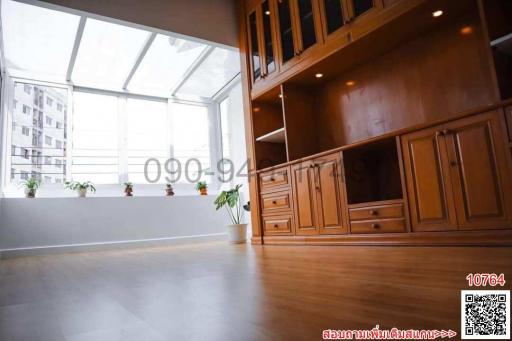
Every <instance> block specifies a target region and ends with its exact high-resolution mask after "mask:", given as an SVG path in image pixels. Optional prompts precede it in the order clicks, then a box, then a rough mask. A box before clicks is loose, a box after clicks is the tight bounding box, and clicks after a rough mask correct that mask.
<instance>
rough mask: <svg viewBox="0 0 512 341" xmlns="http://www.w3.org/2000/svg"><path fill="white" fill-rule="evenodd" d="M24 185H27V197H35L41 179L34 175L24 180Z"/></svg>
mask: <svg viewBox="0 0 512 341" xmlns="http://www.w3.org/2000/svg"><path fill="white" fill-rule="evenodd" d="M22 185H23V186H24V187H25V198H35V197H36V192H37V189H38V188H39V185H40V183H39V180H37V179H36V178H34V177H31V178H29V179H27V180H25V181H23V182H22Z"/></svg>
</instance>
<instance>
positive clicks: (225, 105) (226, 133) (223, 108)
mask: <svg viewBox="0 0 512 341" xmlns="http://www.w3.org/2000/svg"><path fill="white" fill-rule="evenodd" d="M219 110H220V123H221V133H222V157H223V158H224V159H229V158H230V157H231V153H230V151H229V149H230V146H231V143H230V140H231V129H229V116H228V115H229V97H227V98H225V99H224V100H223V101H222V102H220V104H219Z"/></svg>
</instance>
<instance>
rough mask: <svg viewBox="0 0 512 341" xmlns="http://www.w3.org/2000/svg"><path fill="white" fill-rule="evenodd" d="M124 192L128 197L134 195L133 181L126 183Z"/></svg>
mask: <svg viewBox="0 0 512 341" xmlns="http://www.w3.org/2000/svg"><path fill="white" fill-rule="evenodd" d="M124 193H125V194H126V196H127V197H133V184H132V183H131V182H125V183H124Z"/></svg>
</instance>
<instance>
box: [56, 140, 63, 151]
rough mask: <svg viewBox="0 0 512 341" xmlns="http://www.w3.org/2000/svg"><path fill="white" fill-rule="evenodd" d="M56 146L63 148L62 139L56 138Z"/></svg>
mask: <svg viewBox="0 0 512 341" xmlns="http://www.w3.org/2000/svg"><path fill="white" fill-rule="evenodd" d="M55 148H57V149H61V148H62V141H59V140H55Z"/></svg>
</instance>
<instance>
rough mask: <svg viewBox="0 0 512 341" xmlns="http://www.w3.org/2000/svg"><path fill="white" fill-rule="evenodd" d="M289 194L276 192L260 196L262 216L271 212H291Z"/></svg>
mask: <svg viewBox="0 0 512 341" xmlns="http://www.w3.org/2000/svg"><path fill="white" fill-rule="evenodd" d="M291 208H292V206H291V193H290V192H276V193H269V194H262V195H261V210H262V211H263V214H265V213H270V212H273V211H283V210H291Z"/></svg>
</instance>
